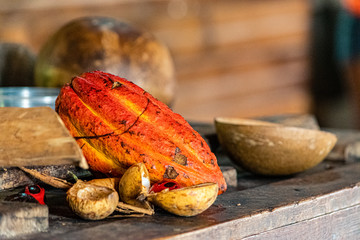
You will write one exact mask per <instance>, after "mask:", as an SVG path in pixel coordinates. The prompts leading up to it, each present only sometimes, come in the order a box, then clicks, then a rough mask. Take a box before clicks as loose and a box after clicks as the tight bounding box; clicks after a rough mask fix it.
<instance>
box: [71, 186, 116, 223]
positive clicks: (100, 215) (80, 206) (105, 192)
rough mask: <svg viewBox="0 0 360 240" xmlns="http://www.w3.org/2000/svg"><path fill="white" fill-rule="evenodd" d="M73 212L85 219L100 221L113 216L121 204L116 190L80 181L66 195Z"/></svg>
mask: <svg viewBox="0 0 360 240" xmlns="http://www.w3.org/2000/svg"><path fill="white" fill-rule="evenodd" d="M66 200H67V202H68V203H69V206H70V208H71V209H72V210H73V212H74V213H75V214H76V215H78V216H80V217H81V218H83V219H87V220H100V219H104V218H106V217H108V216H109V215H110V214H112V213H113V212H114V211H115V209H116V206H117V204H118V202H119V195H118V193H117V192H116V190H115V189H114V188H111V187H110V188H109V187H106V186H101V185H95V184H92V183H88V182H84V181H81V180H78V181H77V182H76V183H75V184H74V186H72V187H71V188H70V189H69V190H68V191H67V193H66Z"/></svg>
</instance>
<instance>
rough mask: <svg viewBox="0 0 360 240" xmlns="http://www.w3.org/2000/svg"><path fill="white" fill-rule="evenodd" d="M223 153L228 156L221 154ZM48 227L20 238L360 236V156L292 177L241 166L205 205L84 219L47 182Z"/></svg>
mask: <svg viewBox="0 0 360 240" xmlns="http://www.w3.org/2000/svg"><path fill="white" fill-rule="evenodd" d="M219 160H220V161H221V159H219ZM46 196H47V203H48V207H49V229H48V231H47V232H41V233H36V234H32V235H27V236H24V237H20V238H16V239H37V240H41V239H356V238H359V237H360V163H359V162H355V163H348V164H345V163H341V162H334V161H324V162H323V163H322V164H320V165H319V166H317V167H316V168H314V169H312V170H309V171H308V172H305V173H302V174H299V175H296V176H292V177H286V178H261V177H256V176H253V175H251V174H249V173H246V172H242V171H240V172H239V175H238V187H237V188H230V189H229V190H228V191H227V192H226V193H224V194H223V195H220V196H218V198H217V200H216V202H215V203H214V205H213V206H211V207H210V208H209V209H208V210H207V211H205V212H204V213H202V214H200V215H198V216H195V217H189V218H186V217H177V216H174V215H171V214H168V213H166V212H163V211H161V210H160V209H157V211H156V214H155V215H154V216H147V217H143V218H120V219H119V218H110V219H106V220H102V221H85V220H82V219H79V218H77V217H76V216H75V215H74V214H73V213H72V212H71V210H70V209H69V208H68V207H67V204H66V201H65V192H64V191H62V190H57V189H48V190H47V195H46Z"/></svg>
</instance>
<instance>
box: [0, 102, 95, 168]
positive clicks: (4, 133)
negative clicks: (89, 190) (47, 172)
mask: <svg viewBox="0 0 360 240" xmlns="http://www.w3.org/2000/svg"><path fill="white" fill-rule="evenodd" d="M0 116H1V118H0V132H1V134H0V166H1V167H14V166H48V165H63V164H74V165H78V166H81V167H82V168H87V167H88V166H87V163H86V160H85V157H84V156H83V154H82V152H81V149H80V148H79V146H78V145H77V143H76V141H75V139H74V138H73V137H72V136H71V135H70V133H69V131H68V130H67V129H66V127H65V125H64V124H63V122H62V121H61V119H60V118H59V116H58V115H57V114H56V112H55V111H54V110H53V109H51V108H49V107H35V108H17V107H2V108H0Z"/></svg>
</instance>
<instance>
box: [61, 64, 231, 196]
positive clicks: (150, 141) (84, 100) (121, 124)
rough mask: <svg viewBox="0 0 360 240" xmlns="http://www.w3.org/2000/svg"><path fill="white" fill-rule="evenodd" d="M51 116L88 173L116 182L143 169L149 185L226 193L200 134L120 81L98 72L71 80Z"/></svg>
mask: <svg viewBox="0 0 360 240" xmlns="http://www.w3.org/2000/svg"><path fill="white" fill-rule="evenodd" d="M56 111H57V113H58V114H59V116H60V117H61V119H62V120H63V122H64V124H65V126H66V127H67V128H68V129H69V131H70V132H71V134H72V135H73V136H74V137H75V139H76V140H77V143H78V144H79V146H80V147H81V148H82V151H83V153H84V155H85V157H86V159H87V161H88V164H89V166H90V168H91V169H92V170H93V171H99V172H102V173H105V174H106V175H107V176H115V177H116V176H122V175H123V174H124V173H125V171H126V170H127V169H128V168H129V167H130V166H132V165H134V164H136V163H144V165H145V166H146V169H147V170H148V172H149V176H150V181H151V183H156V182H161V181H164V180H167V179H168V180H169V179H171V180H175V181H176V182H178V183H179V184H181V185H182V186H192V185H196V184H200V183H205V182H215V183H217V184H218V188H219V194H221V193H223V192H224V191H225V190H226V183H225V179H224V177H223V175H222V172H221V170H220V168H219V166H218V164H217V159H216V157H215V155H214V153H212V152H211V150H210V147H209V146H208V145H207V143H206V142H205V140H204V139H203V138H202V137H201V136H200V134H199V133H198V132H196V131H195V130H194V129H193V128H192V127H191V126H190V124H189V123H188V122H187V121H186V120H185V119H184V118H183V117H181V116H180V115H179V114H176V113H174V112H173V111H172V110H171V109H170V108H169V107H168V106H166V105H165V104H164V103H162V102H160V101H159V100H157V99H156V98H154V97H153V96H152V95H151V94H149V93H148V92H146V91H144V90H143V89H142V88H140V87H139V86H137V85H136V84H134V83H132V82H130V81H128V80H126V79H124V78H121V77H118V76H115V75H112V74H109V73H104V72H102V71H94V72H87V73H84V74H82V75H80V76H77V77H75V78H73V79H72V81H71V83H69V84H66V85H65V86H64V87H63V88H62V89H61V92H60V94H59V96H58V98H57V100H56Z"/></svg>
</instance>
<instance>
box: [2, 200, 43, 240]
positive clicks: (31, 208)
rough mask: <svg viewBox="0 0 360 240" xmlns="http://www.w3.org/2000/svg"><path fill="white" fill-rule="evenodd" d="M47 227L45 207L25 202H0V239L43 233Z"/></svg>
mask: <svg viewBox="0 0 360 240" xmlns="http://www.w3.org/2000/svg"><path fill="white" fill-rule="evenodd" d="M48 226H49V221H48V207H47V206H45V205H40V204H36V203H26V202H0V238H1V239H8V238H13V237H19V236H22V235H25V234H31V233H36V232H43V231H46V230H47V229H48Z"/></svg>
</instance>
